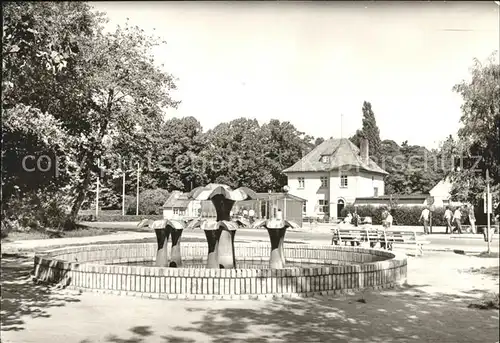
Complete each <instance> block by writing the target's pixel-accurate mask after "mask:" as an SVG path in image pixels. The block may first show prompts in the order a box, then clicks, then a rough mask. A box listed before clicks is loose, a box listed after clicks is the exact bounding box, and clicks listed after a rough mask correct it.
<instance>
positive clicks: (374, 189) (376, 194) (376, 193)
mask: <svg viewBox="0 0 500 343" xmlns="http://www.w3.org/2000/svg"><path fill="white" fill-rule="evenodd" d="M373 196H374V197H378V187H373Z"/></svg>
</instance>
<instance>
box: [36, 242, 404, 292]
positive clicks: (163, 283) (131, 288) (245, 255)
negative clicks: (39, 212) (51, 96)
mask: <svg viewBox="0 0 500 343" xmlns="http://www.w3.org/2000/svg"><path fill="white" fill-rule="evenodd" d="M156 251H157V245H156V243H139V244H137V243H134V244H106V245H88V246H78V247H66V248H60V249H55V250H50V251H46V252H43V253H39V254H36V255H35V261H34V277H35V279H36V280H38V281H40V282H46V283H57V284H60V285H62V286H64V287H67V288H70V289H79V290H84V291H95V292H103V293H113V294H124V295H135V296H145V297H153V298H168V299H254V298H255V299H256V298H272V297H293V296H300V297H304V296H314V295H327V294H345V293H352V292H356V291H359V290H362V289H381V288H388V287H393V286H394V285H396V284H400V283H403V282H404V281H406V273H407V260H406V256H405V255H402V254H398V253H395V252H391V251H385V250H377V249H368V248H359V247H344V246H336V245H325V246H312V245H308V244H287V245H285V250H284V252H285V258H288V259H289V260H293V261H300V262H302V263H314V264H320V265H322V266H321V267H310V268H309V267H306V268H302V267H300V268H287V269H197V268H166V267H149V266H126V265H116V264H118V263H130V262H141V261H152V260H154V259H155V256H156ZM235 254H236V261H237V263H238V260H252V261H254V260H261V261H262V260H264V261H268V260H269V254H270V246H269V244H265V243H258V244H256V243H253V244H251V243H236V244H235ZM181 255H182V256H183V259H184V260H199V259H203V258H206V255H207V244H206V243H204V242H199V243H198V242H196V243H194V242H193V243H191V242H190V243H182V244H181Z"/></svg>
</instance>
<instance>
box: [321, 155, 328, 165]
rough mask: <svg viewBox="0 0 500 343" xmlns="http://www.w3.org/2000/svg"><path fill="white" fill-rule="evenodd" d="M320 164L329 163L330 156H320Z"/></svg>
mask: <svg viewBox="0 0 500 343" xmlns="http://www.w3.org/2000/svg"><path fill="white" fill-rule="evenodd" d="M321 162H323V163H330V156H328V155H323V156H321Z"/></svg>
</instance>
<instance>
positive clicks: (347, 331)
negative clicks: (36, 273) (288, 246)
mask: <svg viewBox="0 0 500 343" xmlns="http://www.w3.org/2000/svg"><path fill="white" fill-rule="evenodd" d="M1 266H2V299H1V324H2V328H1V336H2V341H3V342H4V343H8V342H11V343H30V342H51V343H59V342H61V343H63V342H64V343H66V342H68V343H72V342H76V343H94V342H115V343H146V342H172V343H173V342H228V343H229V342H231V343H232V342H442V343H446V342H450V343H451V342H464V343H465V342H467V343H468V342H492V343H494V342H497V341H499V332H498V328H499V311H498V310H479V309H473V308H468V305H469V304H470V303H473V302H477V301H478V299H480V298H481V297H482V296H483V295H484V294H486V293H488V292H492V291H495V290H496V291H497V292H498V274H496V275H495V273H489V274H484V273H482V272H481V270H487V269H486V268H489V270H491V269H492V267H495V266H496V267H498V259H484V258H477V257H474V256H464V255H457V254H452V253H429V254H427V255H425V256H424V257H418V258H417V257H415V258H414V257H410V258H409V270H408V275H409V278H408V284H407V285H405V286H404V287H402V288H401V289H397V290H390V291H384V292H365V293H362V294H357V295H354V296H346V297H342V298H333V297H318V298H307V299H298V300H284V299H280V300H274V301H271V300H270V301H217V302H215V301H212V302H209V301H165V300H152V299H144V298H133V297H120V296H114V295H96V294H93V293H81V294H79V293H77V292H71V291H64V290H55V289H53V288H50V287H46V286H41V285H36V286H35V285H33V283H32V282H30V278H29V272H30V270H31V267H32V260H31V259H30V258H27V257H22V256H18V255H10V256H9V255H4V256H3V258H2V262H1ZM481 267H484V268H483V269H481ZM472 268H473V269H472Z"/></svg>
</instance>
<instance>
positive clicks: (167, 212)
mask: <svg viewBox="0 0 500 343" xmlns="http://www.w3.org/2000/svg"><path fill="white" fill-rule="evenodd" d="M201 207H202V206H201V202H200V201H194V200H191V199H188V194H187V193H183V192H181V191H173V192H172V193H170V195H169V197H168V198H167V200H166V201H165V203H164V204H163V206H162V210H163V218H164V219H176V218H184V217H196V216H198V215H199V213H200V211H201Z"/></svg>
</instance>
